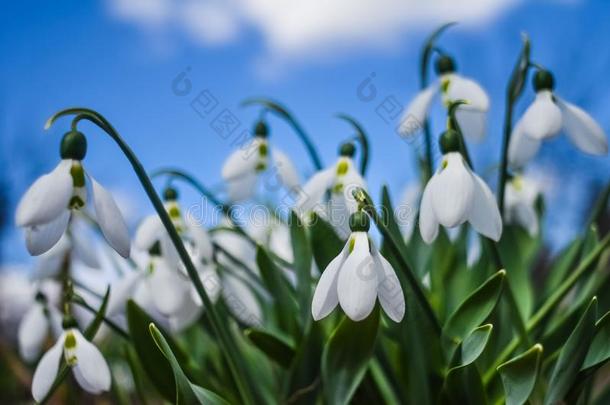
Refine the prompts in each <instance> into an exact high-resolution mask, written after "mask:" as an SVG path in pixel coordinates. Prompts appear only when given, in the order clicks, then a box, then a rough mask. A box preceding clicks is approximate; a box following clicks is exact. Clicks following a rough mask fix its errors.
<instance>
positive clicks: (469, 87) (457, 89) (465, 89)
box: [447, 73, 489, 111]
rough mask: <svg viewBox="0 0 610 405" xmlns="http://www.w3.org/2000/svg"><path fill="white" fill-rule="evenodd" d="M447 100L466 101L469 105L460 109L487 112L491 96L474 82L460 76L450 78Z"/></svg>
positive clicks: (455, 75) (454, 75) (453, 75)
mask: <svg viewBox="0 0 610 405" xmlns="http://www.w3.org/2000/svg"><path fill="white" fill-rule="evenodd" d="M447 98H448V99H449V100H451V101H455V100H465V101H467V102H468V104H467V105H462V106H459V107H458V109H464V110H467V109H475V110H479V111H487V110H488V109H489V96H488V95H487V93H486V92H485V90H483V88H482V87H481V86H480V85H479V84H478V83H477V82H475V81H474V80H472V79H468V78H465V77H463V76H460V75H458V74H455V73H454V74H451V75H450V76H449V86H448V88H447Z"/></svg>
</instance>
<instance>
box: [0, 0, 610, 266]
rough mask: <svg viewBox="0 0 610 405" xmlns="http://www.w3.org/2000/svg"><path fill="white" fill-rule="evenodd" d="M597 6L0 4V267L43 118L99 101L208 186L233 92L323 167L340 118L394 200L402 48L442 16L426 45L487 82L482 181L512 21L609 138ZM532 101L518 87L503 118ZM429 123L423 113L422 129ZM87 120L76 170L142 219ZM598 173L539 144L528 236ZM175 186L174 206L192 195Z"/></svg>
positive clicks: (49, 159) (17, 251)
mask: <svg viewBox="0 0 610 405" xmlns="http://www.w3.org/2000/svg"><path fill="white" fill-rule="evenodd" d="M609 13H610V3H608V2H604V1H601V0H599V1H584V0H583V1H578V0H572V1H570V0H562V1H559V0H556V1H552V0H548V1H538V2H525V1H519V0H497V1H491V0H463V1H460V2H457V1H452V0H435V1H423V0H409V1H400V0H382V1H379V0H377V1H372V0H370V1H369V0H367V1H364V0H363V1H358V2H353V1H347V0H335V1H322V0H312V1H308V2H285V1H281V0H249V1H248V0H228V1H220V0H218V1H204V0H181V1H172V0H106V1H97V2H76V1H65V2H34V1H31V0H24V1H20V2H11V3H7V4H5V5H4V7H3V11H2V14H1V16H0V23H1V24H0V27H1V28H0V49H2V51H3V52H2V58H1V59H0V134H1V135H0V210H1V212H0V227H1V228H0V232H1V234H0V237H1V238H2V241H1V251H0V262H4V263H16V262H24V261H25V260H28V259H27V258H28V255H27V252H26V249H25V245H24V243H23V239H22V236H21V235H20V233H19V232H20V231H19V230H17V229H16V228H15V226H14V220H13V217H14V215H13V214H14V208H15V204H16V202H17V201H18V199H19V197H20V196H21V195H22V194H23V192H24V191H25V190H26V188H27V186H28V185H29V184H31V182H32V181H33V180H34V179H35V178H36V177H38V176H39V175H40V174H42V173H43V172H46V171H49V170H50V169H51V168H52V165H53V164H54V162H55V161H56V158H57V156H56V155H55V154H54V153H55V150H57V149H58V146H57V145H58V144H59V140H60V138H59V136H60V135H61V134H62V133H63V132H62V131H65V129H66V126H62V125H55V126H54V128H53V129H51V131H50V132H51V133H50V134H45V133H44V131H43V129H42V126H43V124H44V122H45V120H46V119H47V118H48V116H49V115H50V114H51V113H53V112H55V111H56V110H58V109H60V108H63V107H68V106H73V105H85V106H90V107H92V108H94V109H96V110H98V111H100V112H101V113H102V114H104V115H105V116H106V117H108V118H109V119H110V120H111V121H112V122H113V124H114V125H115V126H116V128H117V129H118V130H119V132H121V134H122V135H123V136H124V137H125V139H126V140H127V141H128V143H129V144H130V145H131V146H132V147H133V149H134V150H135V151H136V153H137V154H138V156H139V157H140V158H141V160H142V162H143V163H144V165H145V167H146V168H147V169H150V170H152V169H155V168H158V167H160V166H167V165H177V166H180V167H182V168H184V169H185V170H187V171H189V172H191V173H193V174H195V175H197V176H198V177H199V178H200V179H201V180H202V181H203V182H204V183H205V184H206V185H208V186H210V187H211V188H212V189H214V190H218V191H220V190H221V189H220V188H218V186H217V185H218V184H219V183H220V181H221V176H220V171H221V170H220V169H221V167H222V162H223V160H224V158H225V157H226V156H227V155H228V154H229V153H230V152H231V151H233V150H234V149H235V145H236V142H237V141H238V139H240V136H242V135H241V134H242V133H243V131H249V130H250V129H251V126H252V123H253V122H254V120H256V119H257V118H258V117H257V115H256V114H257V111H256V109H253V108H250V109H242V108H240V106H239V104H240V102H241V100H243V99H244V98H245V97H248V96H253V95H263V96H270V97H272V98H274V99H277V100H280V101H281V102H283V103H285V104H286V105H287V106H288V107H289V108H290V109H291V111H292V112H293V113H294V114H295V115H296V116H297V117H298V118H299V119H300V120H301V121H302V123H303V125H304V127H305V128H306V130H307V131H308V132H309V133H310V134H311V135H312V137H313V138H314V139H315V141H316V142H317V144H318V148H319V150H320V151H321V154H322V158H323V160H324V163H325V164H330V163H331V162H333V161H334V159H335V157H336V150H337V145H338V143H339V142H341V141H342V140H344V139H345V138H347V137H349V136H351V135H352V133H351V132H350V131H349V130H347V129H346V126H345V124H344V123H342V122H340V121H339V120H337V119H336V118H334V117H333V114H335V113H336V112H345V113H348V114H350V115H352V116H354V117H356V118H357V119H358V120H359V121H360V122H361V123H362V124H363V126H364V127H365V128H366V129H367V131H368V133H369V134H370V137H371V142H372V151H371V153H372V156H371V167H370V171H369V173H370V174H369V177H368V183H369V186H370V190H371V193H372V194H373V196H376V194H377V191H376V190H379V187H380V186H381V184H383V183H388V184H389V186H390V189H391V190H392V192H393V198H394V199H395V201H397V200H398V198H399V197H400V193H401V192H402V190H403V189H404V187H405V186H406V185H407V184H409V183H411V182H412V181H413V180H414V179H416V178H417V172H416V161H415V159H413V156H414V152H413V150H414V146H415V149H416V148H417V143H413V144H408V143H407V142H404V140H403V139H401V138H400V137H399V135H398V132H397V128H398V124H399V117H400V113H401V112H402V110H403V108H404V106H405V104H406V103H408V101H409V100H410V99H412V97H413V96H414V95H415V94H416V92H417V91H418V89H419V84H418V63H419V62H418V52H419V49H420V47H421V44H422V41H423V40H424V38H425V37H426V36H427V35H428V34H429V32H430V31H431V30H432V29H433V28H434V27H436V26H437V25H438V24H440V23H443V22H446V21H451V20H455V21H459V22H460V24H459V25H457V26H455V27H453V28H451V29H450V30H449V31H448V32H447V33H445V34H444V35H443V37H442V38H441V40H440V46H441V47H442V48H443V49H446V50H447V51H449V52H450V53H451V54H452V55H453V56H454V57H455V59H456V62H457V65H458V69H459V71H460V72H462V73H463V74H464V75H467V76H468V77H472V78H474V79H476V80H477V81H478V82H480V83H481V85H482V86H483V87H484V88H485V89H486V90H487V91H488V92H489V95H490V99H491V106H490V113H489V122H488V127H489V131H488V134H487V137H486V139H485V140H484V141H483V142H482V143H481V144H477V145H473V146H472V147H471V150H472V152H473V155H474V160H475V166H476V167H477V168H478V169H479V174H480V175H481V176H482V177H484V178H485V179H486V180H487V181H489V182H490V183H492V186H493V183H494V182H495V178H496V177H497V176H496V165H497V162H498V159H499V150H500V142H501V130H502V118H503V109H504V89H505V86H506V82H507V80H508V75H509V73H510V70H511V69H512V66H513V63H514V61H515V59H516V55H517V53H518V51H519V49H520V46H521V41H520V33H521V32H523V31H525V32H528V33H529V35H530V36H531V39H532V44H533V52H534V55H535V58H536V61H538V62H539V63H542V64H544V65H545V66H547V67H548V68H550V69H552V70H553V72H554V74H555V78H556V82H557V86H556V88H557V90H558V92H560V93H561V94H562V96H563V97H565V98H566V99H569V100H571V101H572V102H574V103H575V104H577V105H579V106H580V107H582V108H584V109H585V110H587V111H588V112H590V113H591V115H592V116H593V117H595V118H596V119H597V120H598V122H599V123H600V124H601V126H602V127H603V128H604V129H605V130H606V131H607V132H608V130H609V129H610V112H608V111H607V109H606V108H604V107H605V106H606V105H607V104H608V95H607V94H608V92H607V91H606V89H607V87H608V86H609V85H610V77H609V76H608V75H607V71H608V69H609V68H610V49H609V48H608V47H607V46H606V44H605V40H606V39H607V38H608V37H609V35H610V26H608V24H607V21H606V20H607V16H608V15H609ZM533 98H534V93H533V91H532V89H531V86H530V85H529V83H528V87H527V90H526V92H525V95H524V97H523V99H522V100H521V101H520V103H519V104H518V106H517V111H516V113H517V114H516V116H520V115H521V114H522V113H523V111H524V109H525V108H526V107H527V105H529V104H530V103H531V101H532V100H533ZM268 121H269V125H270V126H271V128H272V130H271V132H272V136H273V143H274V145H277V146H278V147H280V148H282V150H284V151H286V153H287V154H288V155H289V156H291V157H292V158H293V160H295V162H296V164H297V169H298V170H300V171H301V172H302V174H304V175H306V176H309V175H311V174H312V173H313V171H314V168H313V167H312V166H311V163H310V162H309V161H308V160H307V159H305V158H303V153H302V152H303V150H302V145H301V144H300V142H299V141H298V139H297V138H296V137H295V136H294V135H293V134H291V133H290V132H291V129H290V128H289V127H288V126H287V125H286V124H285V123H284V122H282V121H280V120H278V119H277V118H275V117H269V120H268ZM66 125H67V123H66ZM443 127H444V119H443V118H442V110H441V107H440V106H437V107H435V108H433V111H432V128H433V133H434V134H438V133H440V132H441V131H442V130H443ZM88 129H89V130H90V135H89V136H88V140H89V146H90V150H91V151H94V152H92V153H90V154H89V155H88V156H87V158H86V165H87V167H88V168H89V169H90V170H91V171H92V172H95V173H100V174H99V176H98V179H99V181H100V182H102V183H103V184H105V185H107V186H108V188H109V189H110V191H111V192H112V193H113V195H119V196H122V197H121V198H119V200H121V202H120V203H119V205H120V206H121V208H122V211H123V214H124V215H125V216H126V217H127V218H126V219H127V221H128V223H129V225H130V227H131V228H132V230H133V227H134V226H135V224H136V222H137V221H138V220H139V219H140V218H141V217H142V216H143V215H144V214H145V213H148V212H150V207H149V203H148V202H147V201H146V199H145V196H144V193H141V192H140V191H139V190H140V188H139V185H138V184H137V180H136V178H135V176H134V175H133V174H132V173H131V171H130V170H128V169H129V166H128V163H127V161H125V160H124V159H122V158H120V155H119V153H118V151H117V149H116V146H115V145H114V144H112V143H111V141H109V140H108V139H107V138H106V137H104V136H96V134H97V132H98V130H97V129H93V127H91V126H88V125H83V126H82V130H84V131H85V132H86V133H87V130H88ZM435 147H436V145H435ZM49 151H50V152H49ZM109 156H112V158H109ZM437 156H438V153H437ZM609 168H610V162H609V161H608V158H607V157H604V158H595V157H590V156H586V155H583V154H580V153H577V152H575V150H574V148H573V147H572V146H571V145H570V144H569V142H568V141H567V140H566V139H565V137H558V138H557V139H555V140H552V141H551V142H549V143H548V144H545V145H544V146H543V147H542V150H541V152H540V153H539V155H538V156H537V157H536V158H535V163H534V167H533V168H532V169H534V172H535V174H536V176H537V177H538V178H539V179H540V180H541V182H542V186H541V187H542V189H543V191H544V192H545V196H546V198H547V204H546V205H547V208H548V215H547V217H546V218H545V221H547V226H548V228H546V229H548V230H549V231H547V234H546V235H545V238H546V239H547V240H548V242H549V244H550V246H551V247H552V248H553V249H557V248H559V247H561V246H563V245H564V244H565V243H566V242H567V241H568V240H569V238H570V237H571V236H573V234H574V233H576V232H577V231H578V230H579V225H581V224H582V223H583V221H584V219H585V217H586V213H587V211H588V209H589V207H590V204H591V200H592V198H593V196H594V195H595V194H596V192H597V191H598V190H599V188H600V187H601V186H602V185H603V183H604V182H605V181H607V173H608V172H609ZM185 194H186V195H185V196H184V201H189V198H190V199H191V200H192V201H199V200H198V197H197V196H196V195H195V194H194V193H192V194H188V192H187V191H185ZM123 200H125V201H123ZM186 209H187V207H185V210H186Z"/></svg>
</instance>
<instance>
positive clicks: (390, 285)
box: [373, 250, 405, 322]
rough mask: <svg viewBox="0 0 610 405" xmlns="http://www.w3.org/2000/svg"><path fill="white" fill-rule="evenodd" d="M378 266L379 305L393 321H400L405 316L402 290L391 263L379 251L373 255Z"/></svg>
mask: <svg viewBox="0 0 610 405" xmlns="http://www.w3.org/2000/svg"><path fill="white" fill-rule="evenodd" d="M373 257H374V259H375V261H376V262H377V267H378V273H377V274H378V278H379V281H378V283H379V285H378V286H377V296H378V297H379V302H380V303H381V307H382V308H383V310H384V311H385V313H386V314H388V316H389V317H390V319H391V320H393V321H394V322H400V321H401V320H402V318H403V317H404V316H405V295H404V294H403V292H402V287H401V285H400V281H399V280H398V277H397V276H396V272H395V271H394V269H393V268H392V265H391V264H390V263H389V262H388V261H387V260H386V259H385V257H383V256H382V255H381V253H379V251H377V250H376V251H375V253H374V255H373Z"/></svg>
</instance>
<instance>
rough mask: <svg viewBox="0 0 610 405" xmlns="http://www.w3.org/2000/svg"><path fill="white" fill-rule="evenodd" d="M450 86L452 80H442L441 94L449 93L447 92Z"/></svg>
mask: <svg viewBox="0 0 610 405" xmlns="http://www.w3.org/2000/svg"><path fill="white" fill-rule="evenodd" d="M450 84H451V80H449V79H448V78H444V79H442V80H441V92H442V93H447V91H448V90H449V85H450Z"/></svg>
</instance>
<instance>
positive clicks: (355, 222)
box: [349, 211, 371, 232]
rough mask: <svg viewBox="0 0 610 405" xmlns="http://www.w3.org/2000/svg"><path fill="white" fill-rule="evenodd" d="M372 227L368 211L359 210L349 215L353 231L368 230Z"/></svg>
mask: <svg viewBox="0 0 610 405" xmlns="http://www.w3.org/2000/svg"><path fill="white" fill-rule="evenodd" d="M370 227H371V220H370V219H369V216H368V214H367V213H366V212H363V211H357V212H355V213H353V214H352V215H350V217H349V229H351V230H352V232H368V231H369V228H370Z"/></svg>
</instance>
